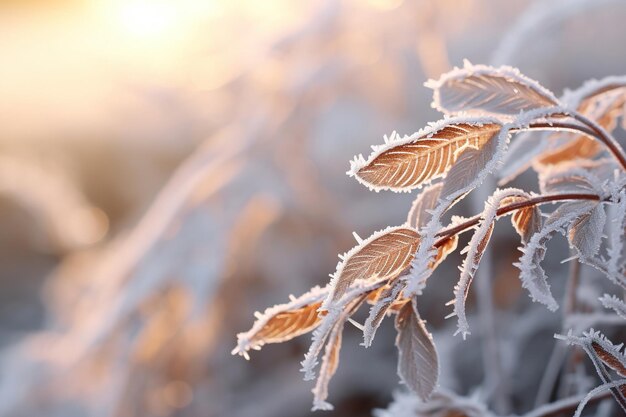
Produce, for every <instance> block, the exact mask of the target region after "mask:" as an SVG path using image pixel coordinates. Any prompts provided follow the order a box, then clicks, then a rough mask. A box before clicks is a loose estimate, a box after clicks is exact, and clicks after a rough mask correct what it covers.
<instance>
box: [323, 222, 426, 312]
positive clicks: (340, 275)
mask: <svg viewBox="0 0 626 417" xmlns="http://www.w3.org/2000/svg"><path fill="white" fill-rule="evenodd" d="M419 242H420V237H419V234H418V233H417V231H416V230H414V229H411V228H408V227H395V228H387V229H385V230H382V231H380V232H377V233H374V234H373V235H372V236H370V237H369V238H368V239H367V240H365V241H364V242H362V243H361V244H359V245H358V246H356V247H355V248H353V249H352V250H351V251H350V252H348V254H346V256H345V258H344V261H343V262H341V263H340V264H339V266H338V268H337V272H336V273H335V274H334V277H333V290H332V294H331V297H330V300H331V301H333V302H334V301H337V300H339V299H340V298H341V297H342V296H343V295H344V294H345V292H346V290H347V289H348V288H349V287H350V285H352V283H353V282H354V281H355V280H357V279H369V278H380V279H382V278H385V277H393V276H395V275H397V274H399V273H400V272H402V271H403V270H404V269H406V268H407V267H408V266H409V265H410V264H411V261H412V260H413V256H414V254H415V251H416V250H417V247H418V246H419Z"/></svg>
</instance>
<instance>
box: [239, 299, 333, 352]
mask: <svg viewBox="0 0 626 417" xmlns="http://www.w3.org/2000/svg"><path fill="white" fill-rule="evenodd" d="M328 292H329V291H328V289H327V288H321V289H320V288H319V287H315V288H313V289H311V291H309V292H307V293H306V294H303V295H302V296H300V297H298V298H296V299H294V300H293V301H291V302H289V303H286V304H280V305H276V306H274V307H270V308H268V309H266V310H265V312H264V313H263V314H259V315H257V320H256V322H255V323H254V325H253V326H252V328H251V329H250V330H249V331H247V332H244V333H239V334H238V335H237V347H236V348H235V349H234V350H233V351H232V353H233V354H239V355H242V356H245V357H246V358H248V353H247V352H248V351H249V350H250V349H255V350H258V349H260V348H261V347H262V346H263V345H265V344H266V343H280V342H285V341H287V340H291V339H293V338H294V337H296V336H300V335H302V334H305V333H308V332H310V331H311V330H313V329H315V327H317V325H318V324H319V322H320V317H319V315H318V311H317V310H318V308H319V307H320V306H321V305H322V300H323V299H324V298H325V297H326V296H327V294H328Z"/></svg>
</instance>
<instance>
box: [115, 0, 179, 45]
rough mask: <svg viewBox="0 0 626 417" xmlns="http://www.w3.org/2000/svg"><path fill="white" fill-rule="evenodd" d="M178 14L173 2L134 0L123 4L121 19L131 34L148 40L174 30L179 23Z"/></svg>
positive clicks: (121, 6) (120, 13)
mask: <svg viewBox="0 0 626 417" xmlns="http://www.w3.org/2000/svg"><path fill="white" fill-rule="evenodd" d="M176 12H177V9H176V7H175V6H174V4H173V3H171V2H165V1H150V0H132V1H125V2H122V3H121V5H120V10H119V18H120V22H121V23H122V26H123V27H124V29H126V30H127V31H128V33H129V34H131V35H133V36H137V37H141V38H144V37H145V38H147V37H153V36H160V35H163V34H165V33H166V32H168V31H169V30H172V29H173V28H174V26H175V24H176V23H177V22H176V20H177V16H176Z"/></svg>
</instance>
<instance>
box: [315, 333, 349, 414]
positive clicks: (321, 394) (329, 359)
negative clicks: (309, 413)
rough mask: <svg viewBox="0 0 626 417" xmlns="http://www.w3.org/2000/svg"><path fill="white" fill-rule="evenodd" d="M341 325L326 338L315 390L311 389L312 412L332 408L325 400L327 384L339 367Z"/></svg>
mask: <svg viewBox="0 0 626 417" xmlns="http://www.w3.org/2000/svg"><path fill="white" fill-rule="evenodd" d="M343 325H344V323H343V322H339V323H337V324H335V326H334V327H333V330H332V331H331V333H330V335H329V337H328V342H326V349H325V352H324V357H323V358H322V365H321V367H320V374H319V377H318V378H317V382H316V383H315V388H313V394H314V400H313V410H332V408H333V407H332V406H331V405H330V404H329V403H327V402H326V399H327V398H328V384H329V382H330V380H331V378H332V377H333V375H335V372H336V371H337V367H338V366H339V351H340V350H341V339H342V334H343Z"/></svg>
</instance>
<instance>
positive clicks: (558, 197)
mask: <svg viewBox="0 0 626 417" xmlns="http://www.w3.org/2000/svg"><path fill="white" fill-rule="evenodd" d="M567 200H592V201H599V200H600V196H598V195H597V194H578V193H571V194H550V195H541V196H538V197H535V198H531V199H528V200H526V201H519V202H517V203H512V204H507V205H506V206H502V207H500V208H498V210H496V215H497V216H498V217H500V216H503V215H505V214H508V213H510V212H512V211H515V210H519V209H523V208H526V207H532V206H535V205H539V204H545V203H553V202H555V201H567ZM480 219H481V215H480V214H477V215H475V216H474V217H471V218H470V219H468V220H466V221H464V222H463V223H460V224H458V225H456V226H453V227H450V228H448V229H445V230H442V231H441V232H439V233H437V236H439V237H440V239H439V240H438V241H437V242H435V244H434V246H435V247H436V248H438V247H440V246H441V245H443V244H444V243H445V241H446V240H448V239H449V238H450V236H453V235H456V234H459V233H463V232H465V231H467V230H468V229H470V228H471V227H473V226H476V225H477V224H478V223H479V222H480Z"/></svg>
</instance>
